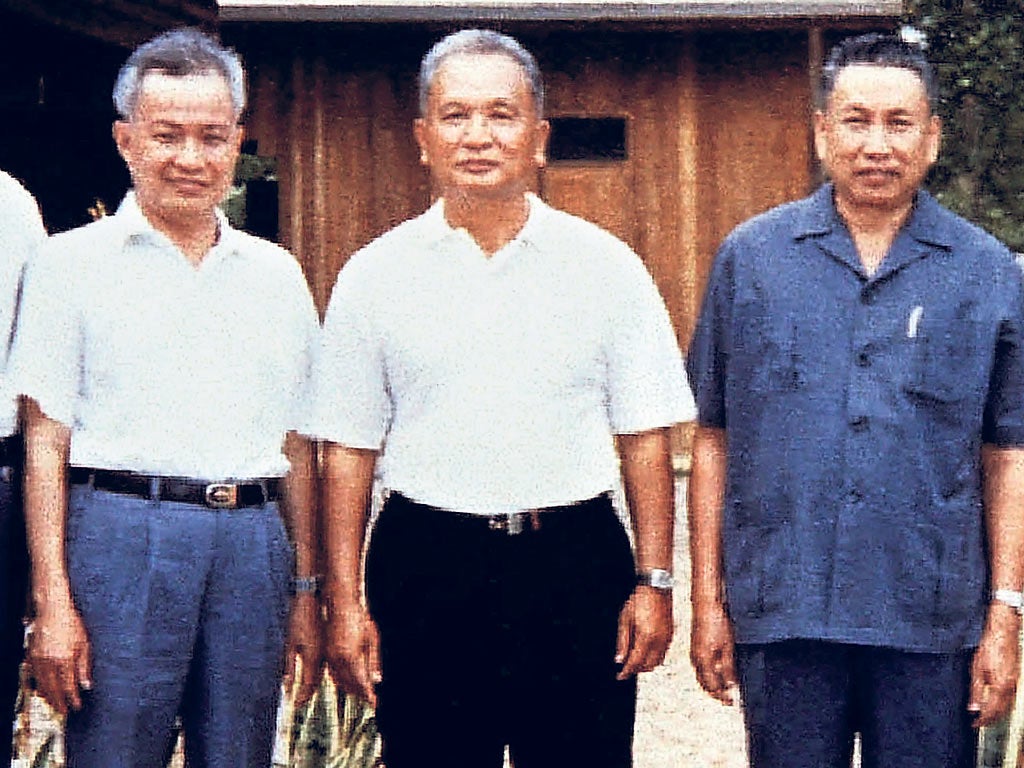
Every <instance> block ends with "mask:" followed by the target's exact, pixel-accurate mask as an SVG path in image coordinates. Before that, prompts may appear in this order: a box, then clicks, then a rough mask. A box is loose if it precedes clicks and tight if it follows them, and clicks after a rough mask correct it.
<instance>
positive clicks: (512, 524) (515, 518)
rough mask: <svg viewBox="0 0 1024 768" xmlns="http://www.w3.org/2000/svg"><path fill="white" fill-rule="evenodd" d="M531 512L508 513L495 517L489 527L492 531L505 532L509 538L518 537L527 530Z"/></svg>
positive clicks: (488, 524)
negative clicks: (527, 521)
mask: <svg viewBox="0 0 1024 768" xmlns="http://www.w3.org/2000/svg"><path fill="white" fill-rule="evenodd" d="M529 514H530V513H529V512H507V513H505V514H502V515H495V516H494V517H492V518H491V519H490V520H489V521H488V523H487V527H488V528H490V529H491V530H492V531H504V532H505V534H506V535H508V536H517V535H519V534H520V533H522V532H523V531H524V530H526V518H527V516H528V515H529Z"/></svg>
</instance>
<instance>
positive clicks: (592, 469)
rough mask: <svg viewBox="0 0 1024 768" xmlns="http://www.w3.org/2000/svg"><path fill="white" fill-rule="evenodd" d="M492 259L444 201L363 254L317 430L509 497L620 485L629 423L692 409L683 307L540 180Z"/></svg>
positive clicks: (413, 478)
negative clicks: (670, 302) (619, 443)
mask: <svg viewBox="0 0 1024 768" xmlns="http://www.w3.org/2000/svg"><path fill="white" fill-rule="evenodd" d="M529 202H530V214H529V217H528V219H527V222H526V224H525V226H524V227H523V229H522V231H521V232H520V233H519V235H518V236H517V237H516V238H515V239H514V240H513V241H512V242H510V243H509V244H508V245H506V246H505V247H504V248H502V249H501V250H500V251H498V252H497V253H495V254H493V255H492V256H491V257H490V258H488V257H487V256H486V255H485V254H484V253H483V251H482V250H481V249H480V248H479V246H478V245H477V244H476V242H475V241H474V240H473V239H472V238H471V237H470V236H469V234H468V233H467V232H466V231H465V230H455V229H453V228H452V227H451V226H449V225H448V223H447V222H446V220H445V218H444V208H443V206H444V202H443V200H442V201H438V202H437V204H435V205H434V206H432V207H431V208H430V209H429V210H428V211H426V212H425V213H424V214H422V215H421V216H419V217H417V218H415V219H412V220H410V221H407V222H405V223H404V224H402V225H400V226H398V227H396V228H395V229H393V230H391V231H390V232H388V233H386V234H385V235H383V236H382V237H380V238H378V239H377V240H375V241H374V242H373V243H371V244H370V245H368V246H367V247H366V248H364V249H363V250H361V251H360V252H359V253H357V254H355V255H354V256H353V257H352V258H351V259H350V260H349V262H348V263H347V264H346V265H345V267H344V269H342V271H341V273H340V274H339V276H338V282H337V284H336V285H335V288H334V291H333V294H332V296H331V301H330V305H329V307H328V310H327V316H326V319H325V321H324V330H323V333H322V343H321V353H320V355H319V361H318V364H317V373H316V375H315V376H314V379H315V382H316V383H315V387H314V389H315V396H314V402H315V404H314V409H313V410H314V417H313V422H312V425H311V428H310V431H311V432H312V433H314V434H316V435H317V436H319V437H321V438H324V439H327V440H330V441H333V442H336V443H339V444H343V445H346V446H349V447H353V448H369V449H381V448H383V455H382V457H381V473H382V476H383V482H384V485H385V486H386V487H387V488H389V489H392V490H397V491H401V492H402V493H404V494H405V495H407V496H409V497H411V498H413V499H416V500H418V501H421V502H423V503H426V504H432V505H435V506H438V507H443V508H449V509H458V510H462V511H466V512H476V513H492V512H499V511H507V510H511V509H521V508H533V507H542V506H551V505H557V504H565V503H571V502H573V501H578V500H581V499H586V498H590V497H592V496H594V495H596V494H598V493H602V492H604V491H606V490H611V489H613V488H615V487H617V483H618V459H617V455H616V453H615V449H614V440H613V435H614V434H617V433H637V432H642V431H646V430H649V429H654V428H658V427H664V426H668V425H671V424H673V423H675V422H679V421H683V420H687V419H690V418H693V412H694V411H693V399H692V396H691V394H690V391H689V388H688V386H687V384H686V378H685V373H684V371H683V365H682V356H681V354H680V352H679V346H678V343H677V341H676V338H675V335H674V333H673V330H672V325H671V323H670V321H669V317H668V312H667V311H666V309H665V305H664V303H663V301H662V299H661V297H660V295H659V294H658V291H657V289H656V287H655V285H654V282H653V281H652V280H651V277H650V275H649V274H648V273H647V270H646V269H645V268H644V266H643V263H642V262H641V261H640V259H639V258H638V257H637V256H636V254H634V253H633V252H632V251H631V250H630V249H629V247H628V246H626V245H625V244H624V243H622V242H621V241H620V240H618V239H616V238H615V237H613V236H612V235H610V234H609V233H607V232H605V231H604V230H602V229H600V228H599V227H597V226H595V225H593V224H590V223H588V222H586V221H584V220H582V219H579V218H576V217H574V216H571V215H569V214H567V213H564V212H562V211H558V210H555V209H554V208H551V207H549V206H547V205H546V204H544V203H543V202H541V201H540V199H539V198H537V197H535V196H532V195H531V196H530V199H529Z"/></svg>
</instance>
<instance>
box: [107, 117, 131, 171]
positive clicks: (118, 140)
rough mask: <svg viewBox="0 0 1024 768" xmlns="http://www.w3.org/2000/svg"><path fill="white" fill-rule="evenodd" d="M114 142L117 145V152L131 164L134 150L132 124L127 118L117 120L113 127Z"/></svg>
mask: <svg viewBox="0 0 1024 768" xmlns="http://www.w3.org/2000/svg"><path fill="white" fill-rule="evenodd" d="M112 133H113V135H114V144H116V145H117V153H118V154H119V155H121V159H123V160H124V161H125V162H126V163H128V164H129V165H130V164H131V163H130V161H129V159H128V158H129V157H130V155H131V151H132V135H131V133H132V125H131V123H129V122H128V121H126V120H115V121H114V125H113V128H112Z"/></svg>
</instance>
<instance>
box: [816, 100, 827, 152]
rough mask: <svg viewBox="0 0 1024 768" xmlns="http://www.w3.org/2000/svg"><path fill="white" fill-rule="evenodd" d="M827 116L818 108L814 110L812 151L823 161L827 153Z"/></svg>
mask: <svg viewBox="0 0 1024 768" xmlns="http://www.w3.org/2000/svg"><path fill="white" fill-rule="evenodd" d="M827 123H828V118H827V117H825V113H824V112H822V111H821V110H820V109H817V110H815V111H814V153H815V154H816V155H817V156H818V160H819V162H822V163H824V162H825V157H826V155H828V125H827Z"/></svg>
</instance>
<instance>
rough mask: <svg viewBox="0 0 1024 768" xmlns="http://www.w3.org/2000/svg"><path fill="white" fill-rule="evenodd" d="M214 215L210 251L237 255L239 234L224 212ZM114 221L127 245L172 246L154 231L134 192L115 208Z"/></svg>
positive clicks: (161, 234) (215, 212) (217, 212)
mask: <svg viewBox="0 0 1024 768" xmlns="http://www.w3.org/2000/svg"><path fill="white" fill-rule="evenodd" d="M214 215H215V216H216V217H217V231H218V238H217V242H216V243H215V244H214V246H213V248H211V249H210V250H211V252H212V251H218V252H222V253H225V254H234V253H239V252H240V245H241V242H240V241H241V233H240V232H239V231H238V230H237V229H235V228H234V227H232V226H231V222H229V221H228V217H227V216H225V215H224V212H223V211H222V210H221V209H220V208H214ZM114 220H115V221H116V223H117V225H118V227H120V229H121V231H122V233H123V234H124V241H125V243H128V242H129V241H131V240H140V241H149V242H152V243H166V244H171V245H173V243H171V239H170V238H169V237H167V235H165V234H164V233H163V232H161V231H160V230H158V229H156V228H155V227H154V226H153V224H152V223H151V222H150V221H149V219H147V218H146V215H145V214H144V213H143V212H142V209H141V208H140V207H139V201H138V198H136V196H135V190H132V189H130V190H128V193H127V194H126V195H125V196H124V200H122V201H121V205H119V206H118V207H117V212H116V213H115V214H114ZM175 247H176V246H175Z"/></svg>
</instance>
